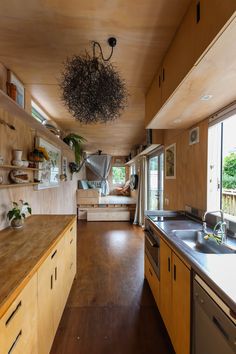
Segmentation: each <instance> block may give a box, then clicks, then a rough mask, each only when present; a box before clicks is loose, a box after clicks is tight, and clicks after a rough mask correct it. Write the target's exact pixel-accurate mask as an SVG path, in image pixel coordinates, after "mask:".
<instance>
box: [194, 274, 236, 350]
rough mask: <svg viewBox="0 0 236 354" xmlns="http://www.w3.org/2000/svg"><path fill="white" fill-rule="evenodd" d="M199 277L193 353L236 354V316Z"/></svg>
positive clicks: (195, 281) (195, 306) (196, 281)
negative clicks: (235, 316)
mask: <svg viewBox="0 0 236 354" xmlns="http://www.w3.org/2000/svg"><path fill="white" fill-rule="evenodd" d="M232 315H233V314H232V313H231V312H230V309H229V308H228V306H226V304H225V303H224V302H223V301H222V300H221V299H220V298H219V297H218V296H217V295H216V294H215V293H214V292H213V291H212V289H211V288H210V287H209V286H208V285H207V284H206V283H205V282H204V281H203V280H202V279H201V278H200V277H199V276H198V275H195V277H194V281H193V329H192V331H193V333H192V334H193V341H192V353H193V354H235V353H236V319H235V318H234V317H233V316H232Z"/></svg>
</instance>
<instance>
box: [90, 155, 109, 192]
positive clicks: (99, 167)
mask: <svg viewBox="0 0 236 354" xmlns="http://www.w3.org/2000/svg"><path fill="white" fill-rule="evenodd" d="M111 159H112V157H111V156H110V155H102V154H101V155H99V154H94V155H90V156H88V157H87V158H86V166H88V167H89V168H90V170H91V171H92V172H93V173H95V174H96V175H97V176H98V177H99V178H100V179H101V181H102V183H101V188H102V195H108V194H109V183H108V180H107V177H108V175H109V172H110V170H111Z"/></svg>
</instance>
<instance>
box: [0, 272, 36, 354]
mask: <svg viewBox="0 0 236 354" xmlns="http://www.w3.org/2000/svg"><path fill="white" fill-rule="evenodd" d="M0 348H1V350H0V352H1V354H9V353H14V354H22V353H27V354H37V353H38V337H37V274H35V275H34V276H33V277H32V278H31V280H30V281H29V282H28V284H27V285H26V286H25V288H24V289H23V290H22V291H21V293H20V294H19V295H18V296H17V298H16V299H15V300H14V301H13V303H12V304H11V306H10V307H9V309H8V310H7V311H6V312H5V314H4V315H3V316H2V318H1V319H0Z"/></svg>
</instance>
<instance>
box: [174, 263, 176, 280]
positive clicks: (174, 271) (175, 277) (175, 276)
mask: <svg viewBox="0 0 236 354" xmlns="http://www.w3.org/2000/svg"><path fill="white" fill-rule="evenodd" d="M174 280H176V265H175V264H174Z"/></svg>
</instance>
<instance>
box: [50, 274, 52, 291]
mask: <svg viewBox="0 0 236 354" xmlns="http://www.w3.org/2000/svg"><path fill="white" fill-rule="evenodd" d="M50 287H51V290H52V289H53V275H51V284H50Z"/></svg>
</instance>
